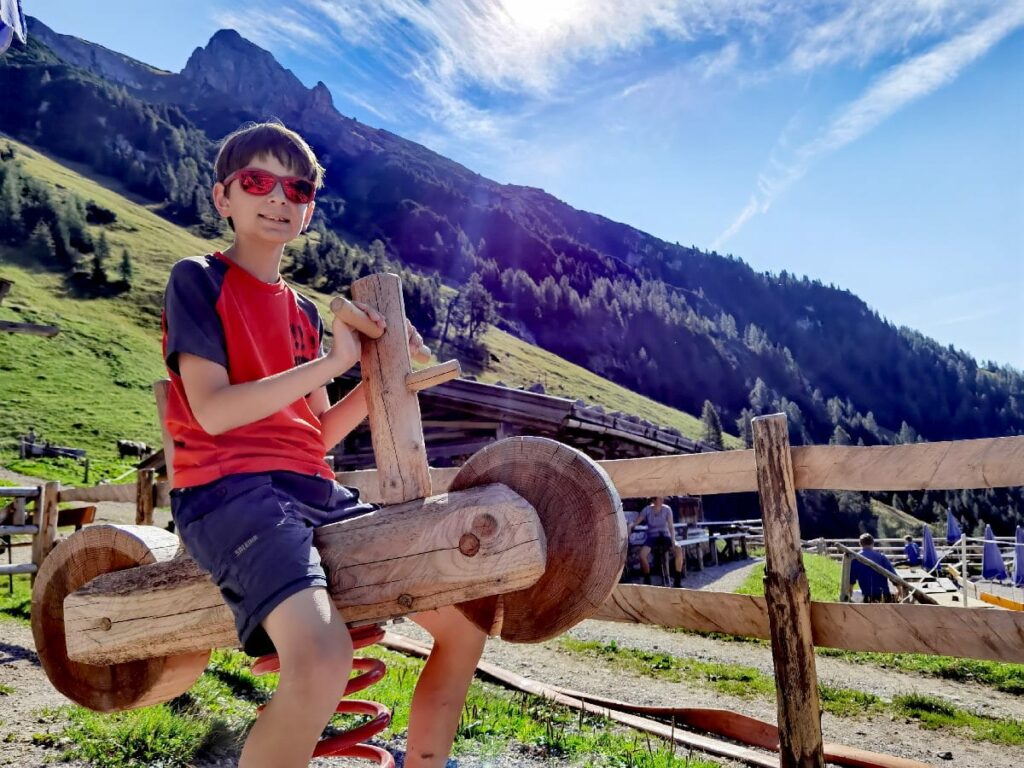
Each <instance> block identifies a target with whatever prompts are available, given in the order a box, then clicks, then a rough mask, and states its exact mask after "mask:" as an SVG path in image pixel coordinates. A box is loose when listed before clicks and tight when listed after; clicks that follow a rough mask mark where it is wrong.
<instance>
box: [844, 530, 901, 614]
mask: <svg viewBox="0 0 1024 768" xmlns="http://www.w3.org/2000/svg"><path fill="white" fill-rule="evenodd" d="M860 554H861V555H862V556H864V557H866V558H867V559H868V560H870V561H871V562H873V563H876V564H877V565H880V566H882V567H883V568H885V570H887V571H889V572H891V573H892V574H893V575H895V574H896V569H895V568H893V565H892V563H891V562H889V558H887V557H886V556H885V555H883V554H882V553H881V552H879V551H878V550H877V549H875V537H874V536H872V535H871V534H870V533H862V534H861V536H860ZM854 582H856V583H857V585H858V586H859V587H860V592H861V594H862V595H864V602H865V603H891V602H892V594H891V593H890V592H889V579H887V578H886V577H885V576H883V575H882V574H880V573H878V571H876V570H874V569H873V568H869V567H868V566H867V565H866V564H864V563H862V562H861V561H860V560H854V561H853V563H852V564H851V566H850V583H851V584H852V583H854Z"/></svg>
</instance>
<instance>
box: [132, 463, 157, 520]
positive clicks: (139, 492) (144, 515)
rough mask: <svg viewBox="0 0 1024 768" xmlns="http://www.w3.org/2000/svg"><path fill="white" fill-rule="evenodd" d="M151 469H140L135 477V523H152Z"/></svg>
mask: <svg viewBox="0 0 1024 768" xmlns="http://www.w3.org/2000/svg"><path fill="white" fill-rule="evenodd" d="M154 474H155V471H154V470H152V469H140V470H139V471H138V477H136V479H135V524H136V525H152V524H153V491H154V490H155V489H154V488H153V476H154Z"/></svg>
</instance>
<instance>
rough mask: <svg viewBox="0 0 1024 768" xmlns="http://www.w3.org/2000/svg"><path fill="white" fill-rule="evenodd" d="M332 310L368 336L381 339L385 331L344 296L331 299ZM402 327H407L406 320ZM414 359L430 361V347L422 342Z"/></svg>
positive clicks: (345, 321) (413, 354) (423, 361)
mask: <svg viewBox="0 0 1024 768" xmlns="http://www.w3.org/2000/svg"><path fill="white" fill-rule="evenodd" d="M331 312H333V313H334V314H335V315H337V316H338V318H340V319H341V321H342V322H344V323H345V325H348V326H349V327H351V328H355V329H356V330H357V331H359V332H360V333H361V334H363V335H364V336H366V337H368V338H371V339H379V338H380V337H381V336H382V335H383V333H384V332H383V331H381V329H380V328H378V327H377V324H376V323H375V322H373V320H371V319H370V318H369V317H367V315H366V313H365V312H363V310H361V309H360V308H359V307H357V306H356V305H355V304H353V303H352V302H351V301H349V300H348V299H346V298H345V297H344V296H335V297H334V298H333V299H331ZM402 327H403V328H404V327H405V323H404V322H403V323H402ZM412 359H413V360H415V361H416V362H417V363H427V362H430V347H428V346H427V345H426V344H421V345H420V348H419V349H417V350H416V351H415V352H413V353H412Z"/></svg>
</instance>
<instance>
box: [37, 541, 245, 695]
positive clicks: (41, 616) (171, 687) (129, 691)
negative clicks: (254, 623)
mask: <svg viewBox="0 0 1024 768" xmlns="http://www.w3.org/2000/svg"><path fill="white" fill-rule="evenodd" d="M177 548H178V539H177V537H176V536H175V535H174V534H172V533H168V532H167V531H164V530H162V529H160V528H156V527H153V526H115V525H98V526H89V527H87V528H84V529H82V530H81V531H78V532H77V533H75V534H73V535H72V536H70V537H69V538H68V539H67V540H66V541H64V542H63V543H62V544H61V545H60V546H59V547H57V548H56V549H55V550H54V551H53V552H52V553H51V554H50V556H49V557H47V558H46V560H45V561H44V562H43V565H42V567H41V568H40V569H39V572H38V573H37V574H36V581H35V585H34V587H33V590H32V635H33V637H34V639H35V645H36V652H37V653H38V654H39V661H40V663H41V664H42V666H43V669H44V670H45V672H46V676H47V677H48V678H49V679H50V682H51V683H53V686H54V687H55V688H56V689H57V690H58V691H60V692H61V693H63V694H64V695H65V696H67V697H68V698H69V699H71V700H72V701H75V702H77V703H79V704H81V705H82V706H85V707H88V708H90V709H93V710H96V711H99V712H116V711H119V710H123V709H130V708H134V707H142V706H147V705H149V704H155V703H158V702H161V701H167V700H168V699H171V698H174V697H175V696H178V695H180V694H181V693H184V692H185V691H186V690H188V689H189V688H190V687H191V686H192V684H193V683H194V682H195V681H196V680H197V679H198V677H199V675H201V674H202V672H203V670H204V669H205V668H206V662H207V660H208V658H209V651H206V652H201V653H194V652H193V653H186V654H184V655H181V656H173V657H168V658H155V659H153V658H151V659H148V660H145V661H133V662H128V663H124V664H111V665H107V664H102V665H96V666H94V665H90V664H83V663H80V662H76V661H72V660H71V659H70V658H68V654H67V643H66V640H65V626H64V599H65V597H66V596H68V595H70V594H71V593H72V592H74V591H75V590H76V589H78V588H79V587H81V586H82V585H83V584H85V583H87V582H88V581H90V580H91V579H93V578H94V577H95V576H98V575H99V574H104V573H111V572H115V571H120V570H123V569H127V568H135V567H136V566H139V565H147V564H150V563H158V562H163V561H166V560H169V559H171V558H173V557H174V553H175V552H176V550H177ZM224 610H225V611H226V610H227V609H226V608H225V609H224Z"/></svg>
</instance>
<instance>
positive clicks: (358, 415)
mask: <svg viewBox="0 0 1024 768" xmlns="http://www.w3.org/2000/svg"><path fill="white" fill-rule="evenodd" d="M365 391H366V390H365V389H364V387H363V383H362V382H359V383H358V384H356V386H355V387H354V388H353V389H352V390H351V391H350V392H349V393H348V394H347V395H345V396H344V397H343V398H341V400H339V401H338V402H336V403H335V404H334V405H332V406H330V407H329V408H327V409H326V410H324V411H322V412H321V413H320V414H318V415H319V417H320V431H321V432H322V433H323V439H324V451H325V452H326V451H329V450H331V448H333V447H334V446H336V445H337V444H338V443H340V442H341V441H342V440H344V439H345V436H346V435H348V433H349V432H351V431H352V430H353V429H355V428H356V427H358V426H359V424H360V422H362V420H363V419H365V418H366V417H367V415H368V414H369V411H368V409H367V406H366V395H365ZM316 399H317V401H318V404H319V401H320V398H319V395H317V397H316ZM327 402H328V400H327V390H326V389H324V390H323V401H322V403H323V404H327ZM313 412H314V413H316V409H315V408H314V409H313Z"/></svg>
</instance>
